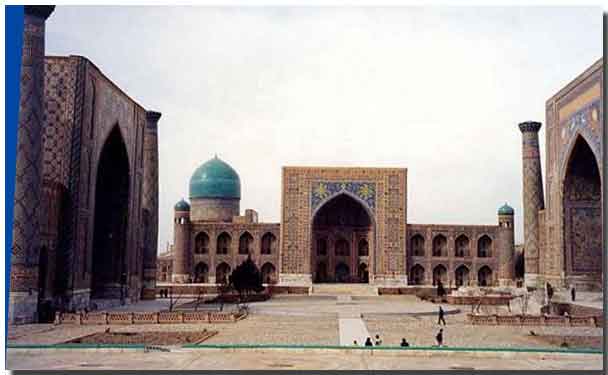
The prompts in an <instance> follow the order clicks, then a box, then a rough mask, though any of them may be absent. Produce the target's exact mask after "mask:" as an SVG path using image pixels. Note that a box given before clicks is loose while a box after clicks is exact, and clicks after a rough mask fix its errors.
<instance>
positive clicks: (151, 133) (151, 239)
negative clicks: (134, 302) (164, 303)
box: [142, 111, 161, 299]
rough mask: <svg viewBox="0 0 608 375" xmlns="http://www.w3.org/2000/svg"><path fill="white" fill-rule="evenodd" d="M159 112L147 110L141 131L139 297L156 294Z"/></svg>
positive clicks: (149, 297)
mask: <svg viewBox="0 0 608 375" xmlns="http://www.w3.org/2000/svg"><path fill="white" fill-rule="evenodd" d="M160 116H161V114H160V113H159V112H153V111H148V112H146V129H145V132H144V177H143V209H144V215H145V217H144V225H145V231H146V233H145V234H144V236H145V237H144V279H143V283H144V292H143V296H142V298H144V299H154V298H156V256H157V253H158V136H157V130H158V120H159V119H160Z"/></svg>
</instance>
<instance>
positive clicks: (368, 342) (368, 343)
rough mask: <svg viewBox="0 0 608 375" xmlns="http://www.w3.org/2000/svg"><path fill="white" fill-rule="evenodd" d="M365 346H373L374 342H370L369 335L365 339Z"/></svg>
mask: <svg viewBox="0 0 608 375" xmlns="http://www.w3.org/2000/svg"><path fill="white" fill-rule="evenodd" d="M365 346H374V344H372V339H371V337H368V338H367V339H366V340H365Z"/></svg>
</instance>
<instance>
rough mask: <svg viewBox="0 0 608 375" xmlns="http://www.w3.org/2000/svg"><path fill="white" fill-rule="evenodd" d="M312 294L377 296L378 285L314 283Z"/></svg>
mask: <svg viewBox="0 0 608 375" xmlns="http://www.w3.org/2000/svg"><path fill="white" fill-rule="evenodd" d="M311 294H313V295H329V296H340V295H347V296H377V295H378V287H377V286H374V285H369V284H313V286H312V291H311Z"/></svg>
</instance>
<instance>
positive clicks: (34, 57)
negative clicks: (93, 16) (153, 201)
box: [9, 5, 55, 323]
mask: <svg viewBox="0 0 608 375" xmlns="http://www.w3.org/2000/svg"><path fill="white" fill-rule="evenodd" d="M54 9H55V7H54V6H30V5H26V6H24V11H25V15H24V21H23V48H22V54H21V81H20V102H19V129H18V133H17V163H16V164H17V165H16V176H15V197H14V198H15V201H14V202H15V207H14V211H13V241H12V246H11V285H10V301H9V322H10V323H30V322H34V321H36V320H37V315H38V314H37V312H38V306H37V305H38V258H39V253H40V215H42V212H41V206H40V196H41V193H42V134H43V125H44V124H43V123H42V116H43V103H44V101H43V95H44V32H45V22H46V19H47V18H48V17H49V16H50V15H51V13H52V12H53V10H54Z"/></svg>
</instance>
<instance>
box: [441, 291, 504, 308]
mask: <svg viewBox="0 0 608 375" xmlns="http://www.w3.org/2000/svg"><path fill="white" fill-rule="evenodd" d="M446 299H447V302H448V303H449V304H451V305H477V304H480V305H483V306H502V305H507V306H508V305H509V303H510V302H511V300H512V299H513V296H511V295H509V294H507V295H505V294H502V295H498V294H497V295H489V296H454V295H448V296H446Z"/></svg>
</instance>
